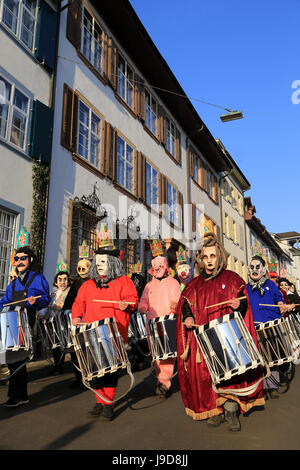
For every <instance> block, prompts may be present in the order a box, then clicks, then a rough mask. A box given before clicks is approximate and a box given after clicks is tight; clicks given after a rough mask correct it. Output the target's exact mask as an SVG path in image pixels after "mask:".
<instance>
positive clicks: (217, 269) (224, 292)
mask: <svg viewBox="0 0 300 470" xmlns="http://www.w3.org/2000/svg"><path fill="white" fill-rule="evenodd" d="M120 255H121V254H120V251H119V250H117V249H115V247H113V246H108V247H107V246H105V247H101V246H99V248H98V249H97V250H96V251H95V253H94V256H93V258H92V259H80V260H79V261H78V265H77V274H78V276H77V277H76V278H75V279H74V278H73V279H71V277H70V275H69V273H68V271H66V270H62V271H58V272H57V273H56V275H55V277H54V280H53V292H52V293H50V288H49V284H48V282H47V280H46V279H45V277H44V276H43V275H42V274H40V273H38V272H36V271H35V270H34V269H33V267H34V253H33V252H32V249H31V248H30V247H27V246H26V247H22V248H19V249H17V250H16V253H15V256H14V269H15V275H14V276H13V278H12V279H11V282H10V283H9V284H8V287H7V289H6V292H5V294H4V296H3V298H2V299H1V300H0V311H1V310H2V311H4V307H6V308H9V309H10V310H13V309H15V307H16V306H19V307H21V308H22V309H26V312H27V315H28V321H29V325H30V328H31V329H33V328H34V325H35V323H36V322H39V324H40V325H43V321H44V320H45V319H47V318H49V312H51V315H52V316H54V317H55V315H59V314H61V313H62V312H66V311H70V312H71V319H72V320H71V321H72V326H73V327H75V328H76V329H77V330H78V329H79V328H80V327H81V326H82V325H90V324H93V323H94V322H99V321H103V320H105V319H107V318H114V321H115V323H116V326H117V329H118V332H119V333H120V335H121V337H122V340H123V344H124V345H126V346H127V350H128V349H130V348H131V353H132V354H133V357H134V364H133V366H134V369H133V370H141V369H143V368H144V367H146V366H147V364H146V362H145V358H146V357H147V356H149V355H150V356H151V355H152V360H153V368H154V372H155V376H156V383H155V386H154V390H153V393H154V394H156V395H158V396H159V397H160V398H162V399H167V398H169V397H170V396H171V394H172V380H173V377H174V376H175V375H176V368H177V371H178V381H179V386H180V393H181V397H182V401H183V404H184V407H185V411H186V414H187V415H188V416H190V417H192V418H193V419H194V420H200V421H201V420H206V421H207V424H208V426H211V427H218V426H220V425H221V424H222V423H224V422H226V423H227V426H228V429H229V430H230V431H239V430H240V429H241V424H240V420H239V415H240V414H241V413H245V412H248V411H249V410H250V409H252V408H254V407H256V406H259V407H261V406H264V404H265V401H266V400H267V399H274V398H278V397H279V394H278V389H279V387H280V386H281V384H282V382H283V381H285V380H287V379H286V374H285V373H286V371H287V368H288V367H289V365H290V361H291V360H290V359H289V360H288V361H286V362H285V361H283V363H280V364H279V365H275V366H274V365H273V366H272V367H267V368H265V367H264V365H263V364H258V366H257V367H254V366H253V367H251V368H248V369H246V370H243V371H238V372H236V368H235V369H234V371H235V372H234V373H233V372H232V371H231V370H230V371H229V372H230V373H229V376H227V377H226V378H224V377H223V376H222V373H220V368H221V366H219V369H218V373H219V375H220V378H219V383H218V380H217V381H216V379H215V377H214V376H213V374H212V371H211V367H210V366H209V361H208V360H207V356H206V355H207V351H205V350H203V348H202V347H199V338H198V337H197V334H195V331H197V329H198V328H199V327H201V326H202V327H203V326H204V331H208V330H209V329H210V328H211V329H212V328H215V327H214V325H215V324H220V323H222V322H224V324H225V322H228V325H229V326H230V325H231V323H230V322H232V321H233V318H234V321H235V318H236V317H235V316H234V315H235V314H236V312H238V315H239V318H241V322H242V323H243V325H245V328H246V330H247V335H249V337H251V341H252V342H253V344H254V348H256V349H257V351H258V350H259V341H258V335H257V332H256V329H257V326H258V325H262V324H266V325H267V324H268V325H269V324H271V323H272V322H274V321H276V320H278V319H282V318H286V317H288V316H290V315H293V316H294V318H295V319H296V322H298V323H299V316H298V314H299V313H300V297H299V295H298V294H297V291H296V288H295V286H294V285H293V284H292V283H291V282H290V281H289V280H288V279H286V278H279V277H278V275H277V274H276V273H269V272H268V270H267V266H266V263H265V261H264V259H263V258H262V257H261V256H253V257H252V259H251V262H250V264H249V272H248V282H245V281H244V280H243V279H242V278H241V277H240V276H239V275H238V274H237V273H235V272H233V271H230V270H228V269H227V258H228V254H227V253H226V251H225V249H224V247H223V246H222V244H221V243H220V242H219V241H218V239H217V238H216V236H215V235H214V234H212V233H206V234H205V235H204V237H203V244H202V247H201V249H200V250H199V251H198V252H197V254H196V256H195V258H194V260H193V266H189V265H188V264H187V262H186V260H183V261H181V262H179V263H178V264H177V269H176V275H175V276H174V275H172V273H171V271H170V266H169V264H168V260H167V257H166V256H164V255H163V253H162V252H160V253H159V254H158V255H157V256H155V257H154V258H153V259H152V262H151V268H150V270H149V271H148V274H149V277H150V281H149V282H147V281H146V278H145V277H144V276H142V275H141V273H140V274H137V273H134V274H132V275H131V278H130V277H129V276H127V275H125V274H124V270H123V265H122V259H121V258H122V256H120ZM137 314H138V315H142V316H143V317H144V318H146V322H145V323H144V326H145V330H146V331H147V337H146V336H143V337H142V339H141V341H137V339H136V338H135V337H134V334H132V331H134V330H133V329H130V322H131V320H132V319H133V317H134V316H135V315H137ZM50 317H51V316H50ZM135 318H136V317H135ZM170 325H171V326H170ZM167 326H168V328H169V333H168V332H167V333H166V332H164V333H163V330H166V327H167ZM150 327H151V328H150ZM154 328H157V330H155V331H158V334H157V335H156V334H155V335H154V336H155V338H154V337H153V338H151V331H152V329H153V331H154ZM40 331H41V332H42V327H41V329H40ZM129 331H131V334H130V335H128V332H129ZM199 331H200V330H199ZM168 334H169V335H170V337H168ZM172 335H173V336H174V338H175V342H174V338H171V336H172ZM214 335H215V336H214V337H216V336H218V335H217V328H216V331H214ZM156 336H157V337H158V340H157V339H156ZM165 336H167V341H166V338H165ZM41 337H43V335H41ZM161 338H164V340H162V341H161ZM152 340H153V341H154V340H155V341H159V344H160V345H161V344H164V347H166V346H165V345H166V343H168V348H169V349H168V351H164V354H162V355H158V356H157V357H156V356H155V357H154V352H153V345H152V342H151V341H152ZM170 344H173V345H174V344H175V347H174V346H172V347H170ZM212 344H216V341H215V340H214V341H212ZM215 347H216V351H213V352H212V356H214V357H216V356H217V357H218V360H219V361H221V362H222V360H221V359H220V356H218V354H219V352H218V350H217V346H215ZM222 347H223V349H226V347H225V345H223V346H222ZM172 348H173V349H172ZM167 353H168V354H167ZM51 354H52V356H53V364H54V367H53V372H52V373H53V374H63V373H64V361H65V354H66V351H64V349H63V348H62V347H55V348H52V350H51ZM70 354H71V362H72V364H73V369H74V376H75V377H74V382H73V383H72V384H70V386H74V387H82V386H83V380H82V374H83V373H82V371H81V370H80V361H78V355H77V354H76V352H74V350H72V351H71V352H70ZM209 354H210V353H208V355H209ZM223 354H224V357H225V356H226V358H227V359H228V357H229V352H228V351H225V353H224V351H223ZM227 359H226V360H225V362H226V364H227V362H228V360H227ZM213 360H215V359H213ZM27 363H28V358H25V359H24V358H22V359H20V360H15V361H14V362H12V361H10V362H9V363H8V364H7V367H8V370H9V376H8V399H7V401H6V403H4V404H3V406H5V407H6V408H9V409H13V408H16V407H18V406H21V405H24V404H26V403H28V402H29V397H28V391H27ZM2 366H4V364H3V365H2ZM222 367H223V365H222ZM266 370H267V373H266ZM226 372H228V371H226ZM118 379H119V372H118V370H114V371H112V372H111V371H110V372H109V373H102V374H99V376H96V377H93V379H92V380H91V382H90V387H91V389H92V390H93V391H94V395H95V400H96V402H95V404H94V407H93V408H92V410H91V411H90V413H91V415H92V416H93V417H99V418H101V419H104V420H107V421H111V420H112V419H113V418H114V399H115V396H116V390H117V386H118ZM217 385H218V386H219V388H218V387H217ZM224 387H225V388H224Z"/></svg>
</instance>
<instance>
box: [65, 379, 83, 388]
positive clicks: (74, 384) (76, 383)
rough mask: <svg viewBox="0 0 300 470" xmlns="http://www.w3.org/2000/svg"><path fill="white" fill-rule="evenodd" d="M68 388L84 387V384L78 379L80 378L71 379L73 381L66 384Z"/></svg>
mask: <svg viewBox="0 0 300 470" xmlns="http://www.w3.org/2000/svg"><path fill="white" fill-rule="evenodd" d="M68 387H69V388H82V389H84V388H85V387H84V385H83V383H82V382H81V381H80V380H77V379H76V380H73V382H71V383H70V384H69V385H68Z"/></svg>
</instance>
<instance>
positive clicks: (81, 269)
mask: <svg viewBox="0 0 300 470" xmlns="http://www.w3.org/2000/svg"><path fill="white" fill-rule="evenodd" d="M90 265H91V263H90V261H88V260H86V259H81V260H80V261H78V264H77V273H78V274H79V276H80V277H82V278H83V279H84V278H86V277H87V276H88V272H89V268H90Z"/></svg>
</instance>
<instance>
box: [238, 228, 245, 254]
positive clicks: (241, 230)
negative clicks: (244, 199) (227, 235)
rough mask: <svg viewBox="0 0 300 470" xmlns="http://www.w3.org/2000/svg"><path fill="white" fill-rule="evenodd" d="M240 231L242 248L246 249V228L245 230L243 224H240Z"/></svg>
mask: <svg viewBox="0 0 300 470" xmlns="http://www.w3.org/2000/svg"><path fill="white" fill-rule="evenodd" d="M239 232H240V247H241V249H242V250H244V248H245V244H244V230H243V226H242V225H239Z"/></svg>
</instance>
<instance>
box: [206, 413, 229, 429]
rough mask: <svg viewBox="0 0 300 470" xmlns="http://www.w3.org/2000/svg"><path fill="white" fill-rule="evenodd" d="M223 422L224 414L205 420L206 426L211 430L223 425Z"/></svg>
mask: <svg viewBox="0 0 300 470" xmlns="http://www.w3.org/2000/svg"><path fill="white" fill-rule="evenodd" d="M224 421H225V416H224V414H223V413H222V414H220V415H217V416H212V417H211V418H209V419H208V420H207V425H208V426H211V427H213V428H217V427H218V426H220V425H221V424H222V423H224Z"/></svg>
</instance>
